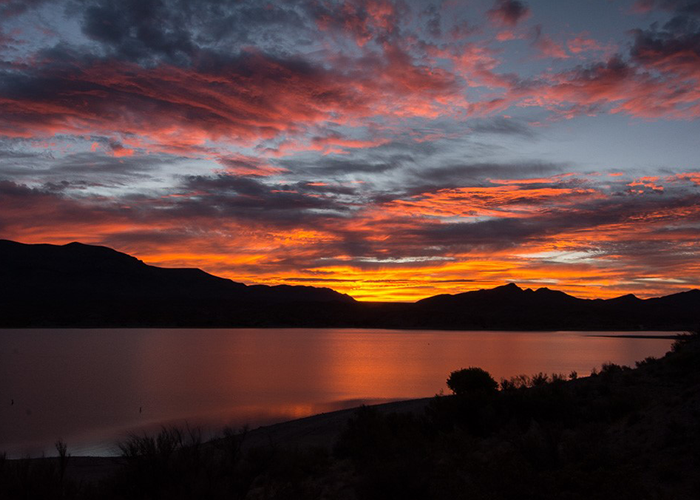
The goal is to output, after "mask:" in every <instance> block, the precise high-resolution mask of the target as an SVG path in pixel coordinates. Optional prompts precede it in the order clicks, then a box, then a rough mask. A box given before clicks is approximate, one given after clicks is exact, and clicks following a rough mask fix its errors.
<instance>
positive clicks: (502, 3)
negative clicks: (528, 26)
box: [487, 0, 530, 26]
mask: <svg viewBox="0 0 700 500" xmlns="http://www.w3.org/2000/svg"><path fill="white" fill-rule="evenodd" d="M487 14H488V17H489V19H491V20H492V21H494V22H496V23H499V24H503V25H506V26H516V25H517V24H518V23H519V22H520V21H521V20H523V19H525V18H527V17H528V16H529V15H530V8H529V7H528V6H527V4H525V3H524V2H520V1H518V0H496V3H495V4H494V6H493V8H492V9H491V10H489V11H488V12H487Z"/></svg>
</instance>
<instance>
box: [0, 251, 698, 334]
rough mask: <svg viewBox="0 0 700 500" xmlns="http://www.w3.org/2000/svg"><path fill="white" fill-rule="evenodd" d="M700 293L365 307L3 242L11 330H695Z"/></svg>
mask: <svg viewBox="0 0 700 500" xmlns="http://www.w3.org/2000/svg"><path fill="white" fill-rule="evenodd" d="M698 324H700V290H691V291H688V292H682V293H677V294H673V295H668V296H666V297H659V298H653V299H646V300H644V299H639V298H637V297H635V296H634V295H624V296H622V297H617V298H614V299H608V300H602V299H594V300H591V299H579V298H576V297H572V296H571V295H567V294H566V293H564V292H560V291H556V290H550V289H548V288H540V289H537V290H531V289H522V288H520V287H518V286H517V285H516V284H513V283H510V284H508V285H504V286H500V287H496V288H493V289H490V290H478V291H473V292H465V293H460V294H456V295H437V296H434V297H430V298H427V299H423V300H420V301H418V302H416V303H414V304H405V303H361V302H357V301H355V300H354V299H353V298H352V297H350V296H348V295H345V294H341V293H338V292H335V291H333V290H331V289H329V288H316V287H310V286H289V285H280V286H266V285H253V286H247V285H245V284H242V283H237V282H234V281H231V280H229V279H224V278H219V277H216V276H213V275H211V274H208V273H206V272H204V271H202V270H199V269H166V268H159V267H155V266H150V265H147V264H145V263H143V262H141V261H140V260H138V259H136V258H135V257H132V256H129V255H127V254H124V253H121V252H117V251H116V250H112V249H110V248H107V247H100V246H92V245H84V244H81V243H69V244H67V245H62V246H58V245H45V244H42V245H27V244H22V243H17V242H13V241H8V240H0V326H3V327H75V326H77V327H136V326H140V327H149V326H152V327H156V326H158V327H358V328H426V329H430V328H434V329H485V330H488V329H504V330H540V329H547V330H613V329H615V330H618V329H619V330H645V329H647V330H656V329H658V330H687V329H692V328H695V327H696V326H697V325H698Z"/></svg>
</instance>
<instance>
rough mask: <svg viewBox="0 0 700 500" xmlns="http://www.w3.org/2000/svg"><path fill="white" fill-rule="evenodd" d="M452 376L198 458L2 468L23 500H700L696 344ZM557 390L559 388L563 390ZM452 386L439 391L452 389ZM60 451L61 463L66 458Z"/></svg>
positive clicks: (219, 442) (150, 452) (228, 440)
mask: <svg viewBox="0 0 700 500" xmlns="http://www.w3.org/2000/svg"><path fill="white" fill-rule="evenodd" d="M464 372H471V374H472V375H474V374H475V372H476V374H477V375H479V376H478V377H469V376H467V377H462V378H461V379H460V378H459V377H456V376H454V375H455V374H452V375H450V379H451V380H455V381H456V380H461V382H460V384H456V383H455V384H453V385H452V386H451V387H452V389H453V390H454V391H455V394H454V395H451V396H436V397H434V398H432V399H428V400H415V401H407V402H399V403H392V404H389V405H380V406H377V407H361V408H359V409H357V410H355V411H349V410H345V411H341V412H334V413H329V414H325V415H318V416H315V417H309V418H306V419H301V420H296V421H292V422H287V423H284V424H278V425H275V426H270V427H265V428H260V429H256V430H254V431H250V432H243V431H236V432H234V431H225V432H224V433H223V435H222V437H220V438H218V439H216V440H214V441H210V442H202V440H201V439H200V437H199V434H198V433H197V431H196V430H191V429H190V430H188V429H172V428H171V429H163V430H162V431H161V432H160V433H159V434H158V435H157V436H139V437H133V438H132V439H130V440H128V441H126V442H124V443H122V446H121V448H122V451H123V455H122V456H121V457H119V458H112V459H109V458H96V459H91V458H88V457H70V456H67V455H66V456H65V457H64V458H63V459H60V458H52V459H23V460H7V459H3V458H2V456H1V455H0V497H1V498H8V499H14V498H22V499H35V498H36V499H39V498H41V499H51V498H64V499H76V500H77V499H93V498H95V499H97V498H99V499H127V498H129V499H155V498H168V499H195V498H197V499H198V498H211V499H218V498H221V499H223V498H227V499H302V500H303V499H347V500H355V499H369V500H373V499H381V500H391V499H397V500H406V499H414V498H415V499H436V500H442V499H445V500H447V499H450V500H451V499H491V500H500V499H514V498H518V499H542V500H548V499H552V500H554V499H556V500H561V499H567V500H579V499H580V500H589V499H591V498H595V499H615V500H626V499H629V500H643V499H677V500H684V499H697V498H700V476H699V475H698V474H697V471H698V470H700V426H699V425H698V422H699V421H700V338H699V337H698V335H697V334H695V335H690V336H686V337H684V338H682V339H680V340H678V341H677V342H676V343H674V345H673V348H672V350H671V352H669V353H668V354H667V355H666V356H664V357H663V358H661V359H654V358H647V359H645V360H643V361H641V362H638V363H637V367H636V368H634V369H632V368H629V367H624V366H618V365H613V364H607V365H603V368H602V369H601V370H600V372H594V373H592V374H591V376H590V377H585V378H577V377H576V376H575V374H573V373H572V374H570V375H569V376H568V377H567V376H564V375H552V376H548V375H546V374H543V373H539V374H535V375H533V376H520V377H515V378H513V379H510V380H504V381H501V383H500V386H499V384H497V383H496V382H495V381H494V380H493V379H491V378H490V376H489V375H488V374H487V373H486V372H483V370H479V369H474V368H470V369H468V370H460V371H458V372H457V373H464ZM567 379H568V380H567ZM448 385H450V382H449V380H448ZM69 451H70V449H68V452H69Z"/></svg>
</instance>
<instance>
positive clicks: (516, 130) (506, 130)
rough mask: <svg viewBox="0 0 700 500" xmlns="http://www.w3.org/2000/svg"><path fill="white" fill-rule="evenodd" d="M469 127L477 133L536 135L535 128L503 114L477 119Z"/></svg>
mask: <svg viewBox="0 0 700 500" xmlns="http://www.w3.org/2000/svg"><path fill="white" fill-rule="evenodd" d="M469 128H470V130H471V131H472V132H475V133H477V134H497V135H510V136H520V137H528V138H532V137H535V135H536V134H535V130H534V128H533V127H531V126H529V125H527V124H526V123H523V122H522V121H519V120H514V119H512V118H504V117H502V116H497V117H494V118H484V119H476V120H474V121H472V122H471V123H470V127H469Z"/></svg>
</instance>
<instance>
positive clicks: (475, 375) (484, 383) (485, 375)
mask: <svg viewBox="0 0 700 500" xmlns="http://www.w3.org/2000/svg"><path fill="white" fill-rule="evenodd" d="M447 387H449V388H450V390H451V391H452V392H453V393H454V394H455V395H457V396H466V395H468V396H472V397H490V396H492V395H494V394H495V393H496V391H497V389H498V383H497V382H496V381H495V380H494V379H493V377H492V376H491V375H490V374H489V372H487V371H486V370H482V369H481V368H476V367H470V368H462V369H461V370H457V371H454V372H452V373H450V376H449V378H448V379H447Z"/></svg>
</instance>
